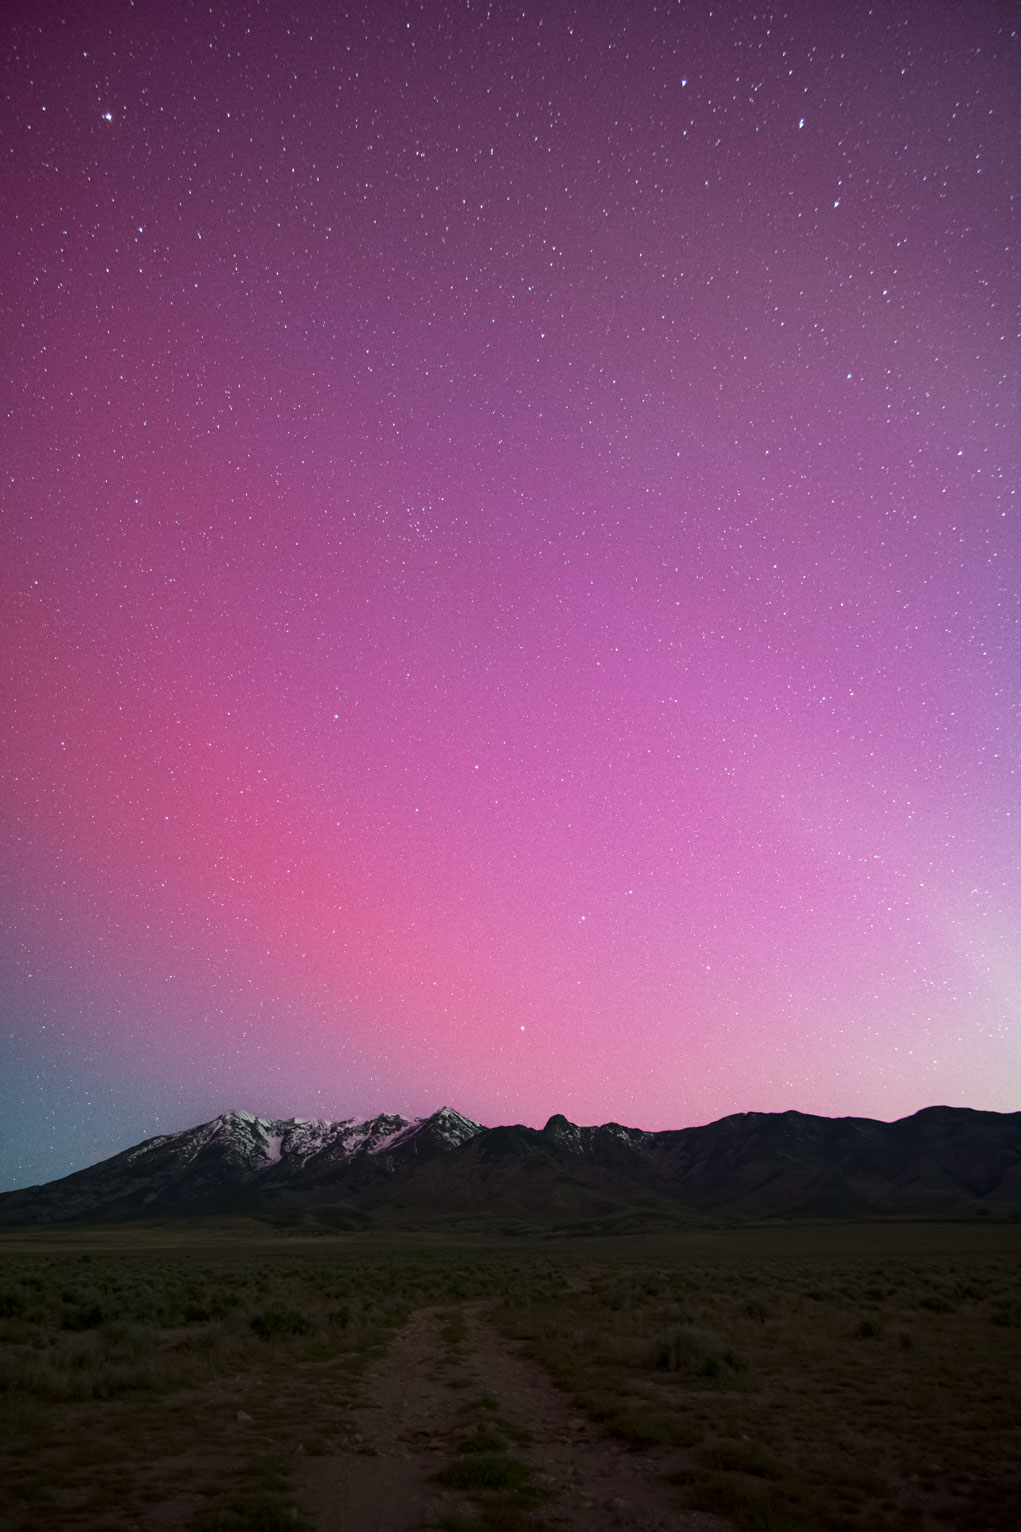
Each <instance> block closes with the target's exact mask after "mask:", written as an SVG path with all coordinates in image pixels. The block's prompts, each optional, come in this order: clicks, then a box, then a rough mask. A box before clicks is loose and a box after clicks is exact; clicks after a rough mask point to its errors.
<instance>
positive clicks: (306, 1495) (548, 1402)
mask: <svg viewBox="0 0 1021 1532" xmlns="http://www.w3.org/2000/svg"><path fill="white" fill-rule="evenodd" d="M487 1307H488V1305H485V1304H467V1305H464V1306H463V1307H462V1308H461V1309H460V1310H458V1311H457V1312H458V1315H459V1319H458V1320H456V1321H455V1323H456V1324H460V1323H463V1325H464V1332H463V1333H464V1339H463V1341H461V1342H460V1343H457V1344H450V1343H449V1341H445V1340H444V1336H443V1331H444V1319H443V1316H442V1312H441V1311H440V1310H437V1309H420V1310H419V1311H418V1312H417V1313H416V1314H414V1315H413V1316H412V1318H411V1320H410V1321H409V1322H408V1324H407V1325H406V1326H405V1328H404V1330H403V1331H402V1332H401V1333H400V1335H398V1336H397V1338H396V1339H395V1341H394V1343H393V1345H392V1347H391V1349H390V1351H389V1353H388V1355H387V1356H386V1357H385V1358H384V1359H383V1360H382V1361H381V1362H380V1363H379V1365H378V1366H377V1367H376V1368H375V1370H374V1371H372V1372H371V1373H370V1374H369V1375H368V1376H367V1377H366V1379H365V1385H364V1388H365V1401H366V1402H365V1403H364V1404H362V1405H359V1406H358V1407H356V1408H355V1409H354V1410H353V1411H352V1412H351V1417H350V1418H351V1420H352V1425H353V1427H354V1431H353V1434H352V1436H351V1437H350V1438H349V1443H348V1445H347V1448H346V1450H344V1451H342V1452H341V1453H339V1454H337V1455H334V1456H331V1457H323V1458H306V1459H303V1460H302V1461H301V1463H300V1465H299V1466H298V1467H297V1469H296V1472H295V1487H296V1490H297V1493H298V1498H299V1501H300V1503H301V1505H302V1507H303V1510H304V1513H305V1515H306V1516H308V1517H309V1519H310V1520H311V1521H312V1522H313V1524H314V1525H315V1527H316V1529H317V1532H426V1529H430V1528H436V1527H437V1526H439V1525H440V1524H441V1522H442V1520H443V1518H444V1517H451V1516H469V1517H470V1516H472V1515H473V1514H474V1515H477V1514H478V1502H477V1501H476V1500H474V1499H473V1498H472V1497H471V1496H470V1495H467V1494H465V1493H464V1492H460V1491H453V1490H449V1489H445V1488H444V1487H443V1486H442V1485H440V1484H437V1483H436V1482H435V1481H434V1479H433V1476H434V1475H435V1474H436V1472H437V1470H438V1469H440V1468H442V1467H444V1465H446V1464H448V1463H449V1462H450V1461H451V1459H452V1458H455V1457H456V1456H457V1454H458V1451H459V1449H460V1448H461V1447H462V1446H463V1444H464V1443H465V1441H466V1439H467V1438H468V1437H470V1436H471V1435H472V1434H473V1432H474V1431H476V1430H477V1429H478V1427H479V1425H480V1422H481V1421H482V1420H488V1421H490V1422H491V1421H493V1420H494V1418H498V1419H499V1422H500V1427H501V1428H502V1431H503V1434H504V1435H506V1436H507V1437H509V1439H510V1440H511V1442H512V1444H513V1445H512V1446H511V1447H510V1449H509V1451H510V1456H512V1457H513V1458H514V1459H516V1460H517V1461H519V1462H521V1463H524V1464H525V1465H526V1466H527V1468H528V1469H529V1472H530V1475H531V1482H532V1483H533V1484H534V1485H535V1486H536V1487H537V1488H538V1489H539V1490H541V1491H542V1492H543V1493H544V1494H545V1495H546V1496H547V1497H548V1498H546V1499H545V1500H544V1501H543V1503H542V1504H541V1505H540V1506H539V1507H538V1509H537V1510H536V1511H535V1512H534V1524H535V1526H536V1527H537V1528H538V1527H545V1528H549V1529H550V1532H732V1529H731V1526H730V1523H729V1522H726V1521H724V1520H723V1519H721V1518H720V1517H718V1516H712V1515H707V1514H705V1513H702V1512H698V1511H687V1510H683V1509H681V1508H679V1507H678V1506H677V1505H676V1503H675V1494H674V1492H673V1491H672V1490H671V1488H670V1486H669V1485H668V1484H667V1483H666V1482H665V1481H664V1480H663V1478H662V1476H661V1472H660V1469H659V1465H658V1464H657V1463H656V1462H655V1460H653V1459H650V1458H648V1457H646V1456H644V1455H642V1454H640V1453H634V1452H630V1451H628V1449H627V1448H626V1447H625V1446H624V1445H623V1444H622V1443H621V1442H619V1441H617V1440H616V1439H614V1438H613V1437H611V1436H610V1435H609V1433H608V1432H606V1431H604V1430H603V1429H602V1428H601V1427H600V1426H598V1425H597V1424H596V1423H595V1422H593V1421H591V1420H589V1419H587V1418H585V1417H583V1416H582V1415H581V1414H580V1412H579V1411H578V1410H577V1408H576V1407H575V1406H574V1405H573V1404H572V1402H571V1400H570V1399H569V1398H568V1396H567V1395H566V1394H564V1393H562V1392H561V1391H560V1390H559V1389H558V1388H557V1387H556V1386H555V1385H554V1384H553V1383H552V1381H551V1380H550V1378H549V1377H548V1375H547V1374H546V1373H545V1372H544V1371H543V1370H542V1368H541V1367H539V1366H538V1365H537V1364H536V1363H534V1362H532V1361H530V1360H529V1359H528V1358H526V1357H524V1356H522V1355H521V1353H520V1351H519V1350H518V1349H517V1348H516V1347H515V1346H514V1345H513V1344H512V1343H511V1342H509V1341H508V1340H506V1339H505V1338H504V1337H503V1336H502V1335H500V1334H499V1333H498V1332H497V1331H496V1330H495V1329H494V1328H493V1326H492V1325H491V1324H489V1323H488V1322H487V1318H486V1313H485V1310H486V1308H487ZM483 1399H488V1400H489V1401H490V1403H489V1404H481V1403H480V1401H481V1400H483Z"/></svg>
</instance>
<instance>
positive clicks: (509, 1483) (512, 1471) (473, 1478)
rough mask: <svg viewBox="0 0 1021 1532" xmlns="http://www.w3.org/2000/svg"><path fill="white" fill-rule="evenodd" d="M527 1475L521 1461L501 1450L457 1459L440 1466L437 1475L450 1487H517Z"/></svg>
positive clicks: (471, 1488) (526, 1470)
mask: <svg viewBox="0 0 1021 1532" xmlns="http://www.w3.org/2000/svg"><path fill="white" fill-rule="evenodd" d="M527 1478H528V1469H527V1468H526V1467H525V1465H524V1463H517V1462H515V1460H514V1459H513V1458H508V1457H504V1456H503V1454H502V1453H495V1452H492V1453H481V1452H480V1453H478V1454H476V1455H475V1456H473V1457H466V1458H458V1459H456V1460H455V1461H454V1462H453V1463H448V1464H447V1466H446V1468H441V1469H440V1471H439V1473H438V1474H437V1475H436V1479H437V1481H438V1482H439V1483H440V1484H447V1485H449V1486H450V1488H451V1489H467V1490H473V1489H520V1488H521V1486H522V1485H523V1484H524V1482H525V1480H526V1479H527Z"/></svg>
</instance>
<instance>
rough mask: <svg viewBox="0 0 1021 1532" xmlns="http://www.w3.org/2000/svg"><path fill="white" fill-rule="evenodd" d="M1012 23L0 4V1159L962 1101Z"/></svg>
mask: <svg viewBox="0 0 1021 1532" xmlns="http://www.w3.org/2000/svg"><path fill="white" fill-rule="evenodd" d="M1017 32H1018V28H1017V13H1016V10H1015V9H1014V7H1013V6H1012V5H1008V4H1006V3H1003V4H1000V3H996V0H980V3H976V4H973V5H970V6H967V7H950V6H943V7H933V6H931V5H928V4H922V3H908V0H887V3H880V4H864V3H860V0H849V3H847V4H843V5H841V6H839V7H836V8H820V7H818V6H816V5H809V4H807V3H802V0H798V3H793V4H788V5H785V6H784V7H782V8H780V7H778V8H774V9H771V8H769V7H761V8H760V7H758V6H753V5H746V4H737V3H734V0H730V3H727V4H723V5H720V4H717V3H712V4H701V3H699V4H695V3H687V0H680V3H663V0H659V3H653V0H634V3H628V4H623V3H621V4H617V3H609V0H594V3H587V4H580V3H578V4H571V3H563V4H561V3H557V0H545V3H534V4H533V3H532V0H517V3H514V4H510V3H506V4H505V3H502V0H493V3H491V4H487V3H483V0H458V3H455V0H428V3H422V4H419V3H412V0H394V3H393V4H387V5H369V4H364V3H357V0H350V3H348V4H346V5H336V6H333V5H324V4H318V3H311V0H297V3H295V4H291V5H287V6H277V5H272V4H268V3H262V4H260V3H258V0H238V3H236V4H234V3H232V4H231V5H229V6H226V7H209V6H208V5H203V4H199V3H193V0H182V3H180V4H177V5H174V6H172V7H160V6H157V5H155V4H152V3H149V0H138V3H131V0H95V3H93V4H90V5H88V6H71V5H67V4H60V3H42V4H38V3H35V4H32V5H27V4H15V5H12V6H11V7H9V10H8V27H7V29H6V43H5V48H4V57H3V74H2V84H0V93H2V99H3V102H4V111H3V119H4V128H3V132H2V140H0V151H2V156H3V158H2V164H3V177H2V185H3V195H4V217H3V220H2V223H0V241H2V269H3V271H4V273H5V281H4V292H3V295H2V297H0V313H2V321H3V333H4V336H5V353H6V358H7V364H6V366H5V367H4V369H3V375H2V377H0V396H2V408H0V419H2V421H3V438H2V440H3V457H2V464H3V524H2V525H3V530H2V534H0V535H2V537H3V546H4V569H5V574H4V576H3V579H4V585H5V611H6V614H7V615H6V620H5V628H6V641H5V644H4V652H5V656H6V661H5V683H4V690H5V694H6V698H7V706H6V707H5V709H4V718H5V722H4V750H3V760H4V763H5V764H4V766H3V768H2V769H3V775H4V780H3V792H2V799H0V801H2V805H3V807H2V829H0V833H2V836H3V863H4V866H5V868H6V878H5V884H6V894H5V900H4V903H5V907H6V918H5V924H4V931H5V936H4V945H3V951H4V963H3V977H2V980H0V1081H2V1096H0V1100H2V1106H3V1119H2V1120H3V1124H4V1127H3V1133H2V1136H0V1184H2V1185H3V1186H5V1187H6V1186H14V1185H21V1184H26V1183H27V1182H30V1181H34V1180H44V1179H48V1178H50V1177H53V1176H56V1175H59V1174H64V1173H66V1172H68V1171H70V1170H72V1169H74V1168H77V1167H78V1166H80V1165H82V1164H86V1163H89V1162H90V1161H91V1160H94V1159H97V1158H99V1157H101V1156H103V1155H105V1154H109V1153H113V1152H115V1151H116V1150H118V1149H120V1148H123V1147H126V1146H127V1145H128V1144H130V1143H133V1142H135V1141H137V1140H138V1139H140V1138H142V1137H144V1136H147V1135H150V1134H153V1133H157V1132H161V1131H170V1130H172V1129H177V1128H183V1127H186V1126H188V1125H190V1124H192V1123H195V1122H198V1121H201V1120H204V1119H205V1118H208V1117H210V1116H213V1115H215V1114H216V1113H217V1112H219V1111H222V1110H226V1109H228V1108H231V1107H245V1108H248V1109H250V1110H253V1111H256V1112H260V1113H263V1114H265V1115H271V1116H291V1115H299V1116H320V1117H347V1116H352V1115H369V1114H373V1113H375V1112H377V1111H381V1110H391V1111H400V1112H403V1113H405V1114H408V1115H415V1114H422V1113H426V1112H429V1111H432V1110H434V1109H435V1108H437V1107H439V1106H440V1105H442V1104H444V1103H449V1104H451V1105H453V1106H455V1107H456V1108H457V1109H458V1110H460V1111H462V1112H464V1113H466V1114H468V1115H470V1116H472V1117H474V1118H476V1119H478V1120H481V1121H484V1122H489V1123H492V1122H498V1121H524V1122H529V1123H541V1122H543V1121H545V1119H546V1117H547V1116H549V1115H550V1114H551V1113H552V1112H554V1111H563V1112H565V1113H566V1114H567V1115H568V1116H569V1117H571V1118H573V1119H574V1120H576V1121H584V1122H589V1121H605V1120H607V1119H617V1120H620V1121H623V1122H627V1123H630V1124H633V1125H635V1126H640V1127H646V1128H650V1129H652V1128H665V1127H680V1126H685V1125H687V1124H690V1123H693V1122H699V1121H708V1120H710V1119H712V1118H714V1117H719V1116H722V1115H724V1114H726V1113H728V1112H734V1111H745V1110H753V1109H754V1110H783V1109H786V1108H787V1107H797V1108H799V1109H800V1110H803V1111H814V1112H821V1113H826V1114H830V1115H839V1114H845V1113H848V1114H860V1115H870V1116H877V1117H895V1116H899V1115H904V1114H906V1113H908V1112H911V1111H914V1110H916V1109H918V1108H919V1107H921V1106H923V1105H927V1104H930V1103H934V1102H947V1103H950V1104H958V1105H968V1106H972V1107H984V1108H992V1109H997V1110H1013V1109H1016V1108H1017V1105H1018V1089H1019V1085H1021V1014H1019V1007H1021V952H1019V946H1018V932H1019V931H1021V874H1019V868H1021V847H1019V844H1018V779H1017V761H1018V754H1019V752H1018V745H1019V740H1018V701H1019V695H1021V653H1019V650H1021V643H1019V606H1021V602H1019V586H1021V582H1019V578H1018V572H1019V569H1021V562H1019V559H1021V547H1019V542H1021V538H1019V526H1018V511H1017V500H1016V486H1017V470H1018V458H1019V452H1018V430H1017V423H1018V404H1019V400H1018V392H1017V378H1018V361H1019V358H1018V326H1017V277H1016V273H1017V252H1016V248H1015V246H1016V241H1015V232H1016V226H1015V224H1014V222H1013V216H1012V212H1011V204H1010V198H1011V193H1012V191H1013V190H1014V189H1015V183H1016V166H1017V163H1018V144H1019V137H1018V125H1019V124H1018V116H1019V112H1018V107H1019V93H1018V87H1017V80H1018V78H1019V70H1018V62H1019V61H1018V36H1017Z"/></svg>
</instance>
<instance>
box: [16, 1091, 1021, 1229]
mask: <svg viewBox="0 0 1021 1532" xmlns="http://www.w3.org/2000/svg"><path fill="white" fill-rule="evenodd" d="M225 1213H249V1214H257V1215H260V1216H268V1217H270V1218H273V1219H274V1220H276V1221H282V1222H292V1223H293V1222H302V1221H304V1222H306V1223H311V1224H313V1225H316V1224H318V1225H320V1226H321V1225H325V1226H327V1227H340V1228H344V1227H350V1228H357V1227H366V1226H368V1225H370V1224H373V1223H383V1224H385V1225H387V1226H394V1225H397V1226H402V1225H403V1226H406V1227H418V1226H422V1225H423V1224H429V1223H435V1222H437V1221H438V1222H441V1223H447V1224H453V1225H455V1226H468V1227H470V1226H473V1225H475V1226H479V1225H481V1226H486V1227H488V1226H491V1225H493V1223H494V1220H495V1221H496V1223H497V1224H499V1225H500V1226H501V1227H505V1228H511V1229H513V1228H519V1227H520V1228H523V1229H524V1228H532V1227H536V1226H542V1227H547V1228H551V1227H558V1228H570V1227H576V1228H578V1229H579V1230H581V1229H583V1228H590V1229H592V1230H593V1231H595V1230H599V1229H604V1230H611V1229H631V1228H639V1227H658V1226H664V1225H670V1224H677V1223H678V1222H691V1221H692V1220H696V1221H702V1220H704V1219H706V1218H715V1217H726V1218H777V1217H779V1218H806V1217H821V1218H834V1217H836V1218H839V1217H875V1216H876V1215H886V1216H917V1215H929V1216H945V1217H975V1216H977V1215H985V1216H994V1217H1000V1218H1004V1217H1017V1216H1021V1112H1013V1113H998V1112H978V1111H971V1110H969V1109H968V1108H965V1107H944V1106H935V1107H927V1108H925V1109H924V1110H923V1111H921V1112H916V1113H915V1114H914V1116H912V1117H905V1118H902V1119H901V1120H900V1121H899V1122H892V1123H886V1122H877V1121H874V1120H872V1119H870V1118H867V1117H838V1118H830V1117H812V1116H809V1115H807V1114H805V1113H803V1112H793V1111H792V1112H781V1113H771V1112H743V1113H739V1114H737V1115H735V1116H732V1117H724V1118H722V1119H721V1120H720V1121H719V1122H713V1123H709V1124H708V1125H706V1126H705V1127H697V1128H680V1129H675V1130H669V1131H666V1132H659V1133H647V1132H644V1131H642V1130H641V1129H639V1128H626V1127H622V1126H620V1124H618V1123H604V1124H603V1125H602V1126H600V1127H578V1126H577V1125H576V1124H574V1123H572V1122H569V1121H568V1120H567V1118H566V1117H563V1116H560V1115H557V1116H555V1117H551V1118H550V1120H549V1122H548V1123H547V1124H546V1126H545V1127H544V1128H542V1129H535V1128H526V1127H521V1126H511V1127H497V1128H484V1127H482V1126H481V1125H480V1124H479V1123H476V1122H472V1121H471V1120H470V1119H468V1118H465V1117H462V1116H461V1115H460V1114H459V1113H457V1112H455V1111H452V1110H451V1109H450V1108H449V1107H444V1108H443V1109H442V1110H441V1111H439V1112H435V1113H433V1115H432V1116H431V1117H425V1118H419V1119H416V1120H414V1121H409V1120H408V1119H407V1118H404V1117H399V1116H381V1117H376V1118H373V1119H371V1120H369V1121H356V1120H350V1121H345V1122H320V1121H312V1122H310V1121H303V1120H301V1119H289V1120H286V1121H269V1120H266V1119H263V1118H258V1117H253V1116H252V1115H251V1114H250V1113H247V1112H227V1113H225V1114H224V1115H223V1116H222V1117H217V1118H215V1119H214V1120H213V1121H212V1122H208V1123H203V1124H202V1125H201V1126H199V1127H197V1128H190V1129H188V1130H187V1131H186V1132H184V1133H171V1134H164V1135H162V1136H161V1137H159V1138H152V1139H148V1140H146V1141H145V1142H144V1143H142V1144H138V1145H136V1146H135V1148H133V1149H127V1150H125V1151H124V1153H123V1154H118V1155H115V1156H114V1157H113V1158H112V1159H109V1160H104V1161H103V1162H102V1163H101V1164H99V1165H93V1166H90V1167H89V1168H88V1169H86V1170H79V1171H77V1172H75V1174H74V1175H70V1176H65V1177H63V1179H61V1180H59V1181H51V1182H50V1183H49V1184H48V1185H45V1186H32V1187H27V1188H25V1189H24V1190H20V1191H13V1192H7V1193H5V1194H3V1195H0V1225H12V1224H40V1223H55V1222H66V1221H82V1220H103V1221H109V1220H123V1219H134V1218H153V1217H160V1218H166V1217H182V1216H193V1215H199V1214H225Z"/></svg>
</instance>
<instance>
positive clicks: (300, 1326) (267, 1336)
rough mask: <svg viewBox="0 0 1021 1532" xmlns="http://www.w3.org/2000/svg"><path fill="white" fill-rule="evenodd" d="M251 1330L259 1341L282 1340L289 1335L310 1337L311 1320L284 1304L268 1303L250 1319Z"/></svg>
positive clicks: (311, 1329) (313, 1326) (312, 1328)
mask: <svg viewBox="0 0 1021 1532" xmlns="http://www.w3.org/2000/svg"><path fill="white" fill-rule="evenodd" d="M251 1325H252V1329H253V1330H254V1331H255V1333H256V1335H257V1336H258V1337H259V1339H260V1340H266V1341H268V1340H283V1339H284V1338H285V1337H287V1336H289V1335H310V1334H311V1333H312V1331H313V1330H314V1329H315V1325H314V1324H313V1322H312V1320H311V1319H309V1318H308V1317H307V1316H306V1315H305V1314H302V1313H301V1312H300V1310H298V1309H292V1308H291V1307H290V1306H289V1305H288V1304H286V1303H268V1304H267V1305H266V1307H265V1308H264V1309H262V1310H261V1311H260V1312H259V1313H258V1314H253V1315H252V1319H251Z"/></svg>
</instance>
